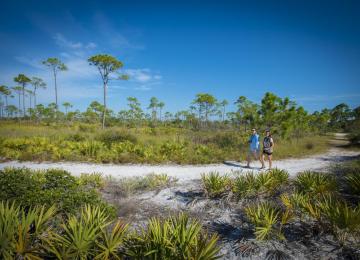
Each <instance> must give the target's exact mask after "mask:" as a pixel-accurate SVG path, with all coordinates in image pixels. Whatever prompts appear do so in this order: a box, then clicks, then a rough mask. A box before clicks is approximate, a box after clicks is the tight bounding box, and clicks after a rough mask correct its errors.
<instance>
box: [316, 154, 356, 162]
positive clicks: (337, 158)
mask: <svg viewBox="0 0 360 260" xmlns="http://www.w3.org/2000/svg"><path fill="white" fill-rule="evenodd" d="M319 159H320V160H322V161H326V162H346V161H353V160H359V159H360V156H359V155H352V156H342V155H339V156H331V157H320V158H319Z"/></svg>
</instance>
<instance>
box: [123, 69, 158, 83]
mask: <svg viewBox="0 0 360 260" xmlns="http://www.w3.org/2000/svg"><path fill="white" fill-rule="evenodd" d="M125 73H127V74H128V75H129V76H130V80H131V81H135V82H138V83H147V82H153V81H159V80H161V79H162V76H161V75H160V74H158V73H156V74H155V73H153V72H152V71H151V70H150V69H127V70H125Z"/></svg>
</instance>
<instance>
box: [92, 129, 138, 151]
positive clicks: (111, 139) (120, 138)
mask: <svg viewBox="0 0 360 260" xmlns="http://www.w3.org/2000/svg"><path fill="white" fill-rule="evenodd" d="M97 139H98V140H99V141H101V142H103V143H104V144H106V145H107V146H108V147H110V146H111V145H112V144H113V143H120V142H125V141H129V142H131V143H134V144H135V143H137V139H136V137H135V136H134V135H132V134H130V133H126V132H120V131H116V130H106V131H104V132H103V133H101V134H100V135H99V136H98V137H97Z"/></svg>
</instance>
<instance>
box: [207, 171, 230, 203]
mask: <svg viewBox="0 0 360 260" xmlns="http://www.w3.org/2000/svg"><path fill="white" fill-rule="evenodd" d="M201 180H202V185H203V187H204V189H205V192H206V194H207V196H209V197H211V198H216V197H219V196H222V195H223V194H224V193H225V192H227V191H228V190H229V187H230V178H229V177H228V176H227V175H220V174H219V173H218V172H210V173H208V174H202V175H201Z"/></svg>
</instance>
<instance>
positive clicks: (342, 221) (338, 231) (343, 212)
mask: <svg viewBox="0 0 360 260" xmlns="http://www.w3.org/2000/svg"><path fill="white" fill-rule="evenodd" d="M319 208H320V210H321V214H322V216H323V218H324V222H325V221H326V222H328V223H329V224H330V227H331V230H332V232H333V233H334V234H335V236H336V237H337V238H338V239H339V240H340V241H341V242H342V243H343V242H345V240H346V239H347V237H349V236H354V237H355V236H358V235H359V234H360V204H359V205H358V206H357V207H351V206H350V205H348V204H347V203H345V202H343V201H340V200H338V199H336V198H334V197H333V196H325V197H323V198H322V199H321V200H320V201H319Z"/></svg>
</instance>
